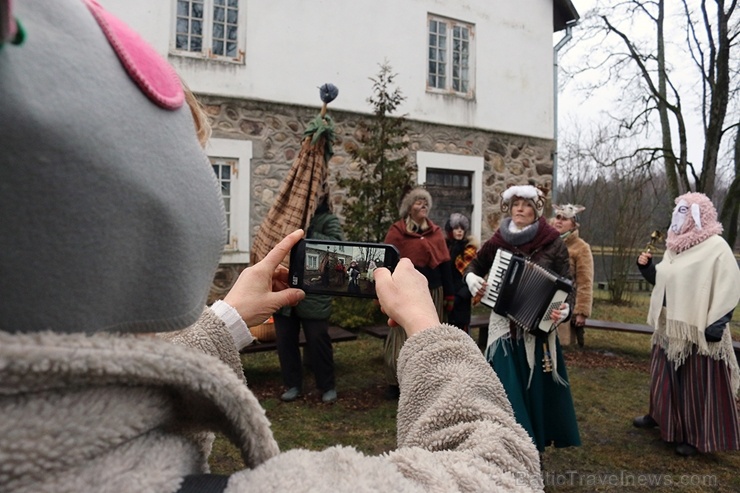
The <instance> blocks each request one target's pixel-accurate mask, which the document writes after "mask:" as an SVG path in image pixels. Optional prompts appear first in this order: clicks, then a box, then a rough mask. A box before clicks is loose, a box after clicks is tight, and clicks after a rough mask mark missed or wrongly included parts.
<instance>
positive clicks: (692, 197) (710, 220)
mask: <svg viewBox="0 0 740 493" xmlns="http://www.w3.org/2000/svg"><path fill="white" fill-rule="evenodd" d="M675 204H676V208H675V209H674V210H673V216H674V219H673V222H672V223H671V228H670V229H669V230H668V239H666V242H665V246H666V248H668V249H669V250H672V251H674V252H676V253H681V252H683V251H684V250H688V249H689V248H691V247H692V246H695V245H698V244H699V243H701V242H702V241H704V240H706V239H707V238H709V237H710V236H714V235H718V234H722V230H723V228H722V223H720V222H718V221H717V209H715V208H714V204H712V201H711V200H709V197H707V196H706V195H704V194H703V193H694V192H689V193H685V194H683V195H681V196H679V197H677V198H676V200H675ZM682 207H686V211H684V213H683V215H684V216H685V217H684V220H683V223H682V224H681V227H680V230H678V231H675V230H674V229H675V227H674V225H676V224H677V223H676V215H677V214H678V213H679V209H680V208H682Z"/></svg>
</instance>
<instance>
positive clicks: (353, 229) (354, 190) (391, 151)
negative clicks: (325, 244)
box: [337, 62, 415, 243]
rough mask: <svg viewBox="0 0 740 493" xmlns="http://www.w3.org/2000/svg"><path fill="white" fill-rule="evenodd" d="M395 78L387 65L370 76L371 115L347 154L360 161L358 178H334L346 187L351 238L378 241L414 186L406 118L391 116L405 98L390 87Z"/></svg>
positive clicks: (345, 205) (345, 211) (347, 230)
mask: <svg viewBox="0 0 740 493" xmlns="http://www.w3.org/2000/svg"><path fill="white" fill-rule="evenodd" d="M396 75H397V74H394V73H393V72H392V70H391V67H390V65H388V62H385V63H383V64H382V65H380V71H379V73H378V75H377V76H376V78H372V77H371V78H370V80H371V81H373V95H372V96H370V97H369V98H368V99H367V101H368V102H369V103H370V104H371V105H372V107H373V116H372V117H371V118H369V119H368V120H366V121H365V122H364V128H365V133H364V137H363V138H362V140H361V142H360V147H359V148H357V149H354V150H352V151H350V155H351V156H352V158H353V160H354V161H355V162H356V163H358V166H359V175H358V176H355V177H352V178H349V177H345V178H339V179H338V180H337V182H338V184H339V186H340V187H342V188H346V189H347V198H346V199H345V201H344V203H343V209H342V215H343V216H344V219H345V226H344V231H345V233H346V235H347V238H348V239H349V240H353V241H367V242H376V243H377V242H382V241H383V239H384V238H385V234H386V233H387V232H388V229H389V228H390V226H391V224H393V223H394V222H395V221H397V220H398V205H399V203H400V201H401V198H402V197H403V194H404V193H406V192H407V191H408V190H409V189H410V188H411V186H412V183H411V173H412V172H413V171H414V170H415V167H414V166H412V165H410V164H409V163H408V151H407V147H408V143H407V141H406V139H405V137H406V133H407V130H408V128H407V124H406V120H405V119H404V117H403V116H401V117H394V116H392V115H393V113H394V112H395V111H396V110H397V109H398V107H399V106H400V105H401V103H402V102H403V101H404V100H405V99H406V98H405V97H404V96H403V95H402V94H401V90H400V89H399V88H397V87H395V88H394V87H393V83H394V82H393V81H394V78H395V77H396Z"/></svg>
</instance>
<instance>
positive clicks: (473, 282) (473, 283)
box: [465, 272, 486, 296]
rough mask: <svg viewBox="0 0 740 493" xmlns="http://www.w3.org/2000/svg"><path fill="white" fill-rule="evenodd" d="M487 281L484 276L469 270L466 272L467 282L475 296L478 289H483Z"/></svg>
mask: <svg viewBox="0 0 740 493" xmlns="http://www.w3.org/2000/svg"><path fill="white" fill-rule="evenodd" d="M485 282H486V281H484V280H483V278H482V277H480V276H476V275H475V274H473V273H472V272H468V273H467V274H465V284H467V285H468V289H469V290H470V294H471V295H473V296H475V295H476V294H478V291H480V290H481V288H482V287H483V285H484V284H485Z"/></svg>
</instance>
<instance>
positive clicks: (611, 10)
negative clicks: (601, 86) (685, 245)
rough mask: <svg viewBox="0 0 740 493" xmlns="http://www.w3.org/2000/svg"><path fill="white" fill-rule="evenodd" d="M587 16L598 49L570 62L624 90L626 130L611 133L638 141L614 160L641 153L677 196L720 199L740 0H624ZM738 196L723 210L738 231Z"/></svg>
mask: <svg viewBox="0 0 740 493" xmlns="http://www.w3.org/2000/svg"><path fill="white" fill-rule="evenodd" d="M605 3H606V2H605ZM584 18H585V19H586V21H585V23H584V26H583V36H581V39H582V40H585V41H586V42H589V41H590V42H593V44H594V50H593V52H592V56H591V57H588V59H587V60H585V61H584V63H581V62H577V63H575V64H573V63H571V65H576V66H577V69H576V71H575V73H579V72H584V71H589V70H600V71H602V73H606V74H607V75H606V82H607V83H611V84H616V85H617V86H618V87H619V88H620V91H619V97H620V98H622V99H621V103H623V104H621V110H622V111H621V112H619V114H616V115H612V117H613V118H615V119H616V120H618V121H619V123H620V128H619V131H618V132H616V133H615V134H614V135H612V138H614V139H625V138H626V139H630V140H632V141H633V144H632V146H631V148H627V149H626V154H625V155H623V156H616V157H615V160H614V163H616V162H620V161H624V162H633V161H634V159H635V158H637V163H636V164H637V165H644V164H646V163H647V165H648V166H649V165H650V164H651V163H657V164H660V165H661V166H662V168H663V169H664V172H665V177H666V180H667V185H668V190H669V194H670V195H671V196H672V197H675V196H678V195H680V194H682V193H684V192H687V191H698V192H703V193H705V194H707V195H708V196H709V197H713V195H714V190H715V186H716V179H717V166H718V159H719V156H720V155H721V152H722V147H723V145H724V146H725V147H729V146H730V143H729V140H730V139H731V138H732V136H734V135H733V133H732V132H730V130H731V129H732V128H733V127H734V126H736V125H737V123H736V122H737V113H736V111H737V110H738V105H737V104H736V103H735V104H733V101H732V100H731V98H737V92H736V89H737V87H732V86H731V83H732V82H731V81H732V77H731V74H733V73H737V71H738V65H740V55H739V54H738V49H739V48H738V46H737V40H738V39H737V38H738V34H740V28H739V27H740V23H739V22H738V14H737V0H671V1H666V0H622V1H619V2H609V6H608V7H604V8H597V9H596V10H594V11H592V12H590V13H588V14H587V15H586V16H584ZM570 49H571V50H572V45H571V47H570ZM685 60H689V61H690V63H689V64H688V69H687V64H686V63H684V62H685ZM568 65H569V62H568V57H567V53H566V55H565V58H564V63H563V66H568ZM571 75H573V74H571ZM601 82H603V81H601ZM733 111H734V112H735V113H734V118H731V119H732V123H733V124H732V125H727V124H726V120H727V119H728V114H730V115H732V113H731V112H733ZM697 112H698V115H699V117H700V119H701V122H702V128H703V137H704V144H703V145H704V148H703V153H702V160H701V162H700V163H694V162H691V161H690V160H689V157H688V156H689V152H688V151H689V147H688V146H689V140H688V136H687V123H686V122H687V118H688V117H691V116H693V115H694V114H695V113H697ZM656 130H657V136H656V135H655V134H656ZM614 163H613V164H614ZM737 166H738V165H737V158H736V166H735V168H737ZM735 181H737V172H736V173H735ZM736 196H737V193H735V194H734V195H733V194H732V193H730V194H728V195H727V198H726V199H725V201H724V204H723V206H722V212H721V216H722V217H723V218H725V219H726V221H727V222H726V234H727V235H733V237H734V236H735V235H736V233H737V221H736V220H735V221H733V217H734V218H737V215H738V210H739V209H740V199H736V198H735V197H736Z"/></svg>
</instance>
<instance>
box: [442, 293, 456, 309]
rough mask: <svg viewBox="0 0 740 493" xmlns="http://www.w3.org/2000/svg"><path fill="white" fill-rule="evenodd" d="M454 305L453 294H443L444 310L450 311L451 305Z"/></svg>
mask: <svg viewBox="0 0 740 493" xmlns="http://www.w3.org/2000/svg"><path fill="white" fill-rule="evenodd" d="M453 306H455V297H454V296H445V304H444V307H445V311H446V312H451V311H452V307H453Z"/></svg>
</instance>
